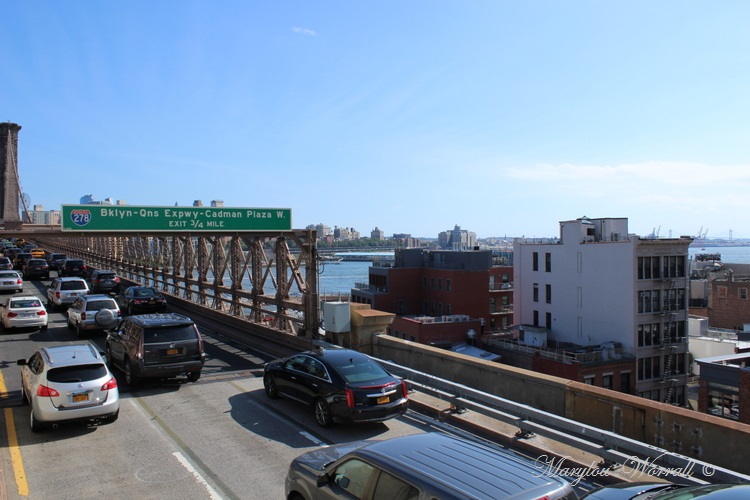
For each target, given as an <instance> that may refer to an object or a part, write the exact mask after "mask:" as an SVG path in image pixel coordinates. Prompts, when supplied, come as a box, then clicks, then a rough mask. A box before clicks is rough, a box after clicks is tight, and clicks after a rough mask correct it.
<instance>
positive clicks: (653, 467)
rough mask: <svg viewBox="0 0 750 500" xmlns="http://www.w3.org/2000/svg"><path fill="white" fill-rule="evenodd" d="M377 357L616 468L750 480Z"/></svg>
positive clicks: (454, 403)
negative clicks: (684, 472) (624, 467)
mask: <svg viewBox="0 0 750 500" xmlns="http://www.w3.org/2000/svg"><path fill="white" fill-rule="evenodd" d="M378 361H379V362H380V363H381V364H383V365H384V366H385V367H386V368H387V369H388V370H390V371H391V372H392V373H393V374H395V375H397V376H399V377H401V378H403V379H404V380H405V381H406V383H407V386H409V387H410V388H412V389H413V390H417V391H419V392H423V393H425V394H428V395H430V396H433V397H437V398H439V399H441V400H444V401H446V402H448V403H450V404H451V407H453V408H456V409H462V410H469V411H474V412H477V413H479V414H481V415H485V416H487V417H490V418H493V419H496V420H498V421H501V422H504V423H507V424H511V425H513V426H515V427H517V428H518V430H519V433H518V435H521V436H523V435H531V434H537V435H539V436H543V437H546V438H549V439H553V440H555V441H558V442H560V443H563V444H566V445H570V446H574V447H575V448H577V449H579V450H582V451H585V452H588V453H591V454H593V455H595V456H597V457H599V458H601V459H602V460H603V462H604V464H603V465H604V466H607V467H610V468H612V469H616V468H619V467H622V466H628V467H630V468H631V469H634V470H635V471H644V474H648V473H649V472H650V473H654V474H656V475H658V474H659V472H660V471H661V472H662V475H664V472H665V471H666V472H669V471H676V470H681V471H690V474H685V475H683V476H680V477H679V479H680V480H681V481H684V482H685V483H687V484H707V483H716V482H727V483H737V482H750V476H747V475H745V474H741V473H739V472H736V471H732V470H729V469H726V468H723V467H719V466H716V465H713V464H709V463H707V462H702V461H699V460H696V459H694V458H690V457H687V456H684V455H680V454H678V453H674V452H670V451H668V450H666V449H664V448H659V447H657V446H652V445H648V444H645V443H642V442H640V441H637V440H635V439H630V438H627V437H624V436H621V435H619V434H616V433H614V432H610V431H605V430H602V429H599V428H597V427H593V426H590V425H586V424H582V423H580V422H576V421H574V420H570V419H567V418H564V417H560V416H557V415H554V414H552V413H549V412H545V411H542V410H538V409H536V408H534V407H532V406H529V405H524V404H520V403H517V402H515V401H511V400H509V399H505V398H501V397H498V396H493V395H491V394H487V393H484V392H481V391H478V390H476V389H473V388H471V387H468V386H466V385H462V384H456V383H454V382H450V381H449V380H445V379H442V378H439V377H436V376H434V375H430V374H427V373H424V372H419V371H416V370H412V369H410V368H406V367H403V366H400V365H397V364H395V363H391V362H388V361H385V360H378ZM675 479H677V478H675Z"/></svg>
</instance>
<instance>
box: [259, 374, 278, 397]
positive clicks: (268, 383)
mask: <svg viewBox="0 0 750 500" xmlns="http://www.w3.org/2000/svg"><path fill="white" fill-rule="evenodd" d="M263 388H265V390H266V396H268V397H269V398H271V399H278V397H279V389H278V387H276V379H275V378H273V375H271V374H269V373H266V375H265V376H264V377H263Z"/></svg>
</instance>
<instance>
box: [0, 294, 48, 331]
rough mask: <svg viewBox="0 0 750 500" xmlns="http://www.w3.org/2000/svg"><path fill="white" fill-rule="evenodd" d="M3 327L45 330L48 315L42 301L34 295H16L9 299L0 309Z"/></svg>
mask: <svg viewBox="0 0 750 500" xmlns="http://www.w3.org/2000/svg"><path fill="white" fill-rule="evenodd" d="M0 318H2V321H3V327H4V328H5V329H9V328H33V327H39V328H41V329H42V330H46V329H47V321H48V320H49V315H48V314H47V310H46V309H45V308H44V306H43V305H42V299H40V298H39V297H37V296H35V295H17V296H15V297H10V298H9V299H8V301H7V302H6V303H5V304H4V305H3V306H2V308H0Z"/></svg>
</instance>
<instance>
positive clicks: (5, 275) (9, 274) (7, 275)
mask: <svg viewBox="0 0 750 500" xmlns="http://www.w3.org/2000/svg"><path fill="white" fill-rule="evenodd" d="M0 278H18V274H16V273H14V272H7V273H0Z"/></svg>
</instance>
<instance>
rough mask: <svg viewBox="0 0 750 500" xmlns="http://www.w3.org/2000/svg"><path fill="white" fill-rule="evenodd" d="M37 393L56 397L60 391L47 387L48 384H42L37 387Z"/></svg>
mask: <svg viewBox="0 0 750 500" xmlns="http://www.w3.org/2000/svg"><path fill="white" fill-rule="evenodd" d="M36 395H37V396H43V397H49V398H56V397H57V396H59V395H60V393H59V392H57V391H56V390H54V389H52V388H50V387H47V386H46V385H40V386H39V387H37V388H36Z"/></svg>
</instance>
